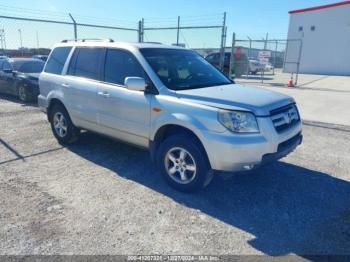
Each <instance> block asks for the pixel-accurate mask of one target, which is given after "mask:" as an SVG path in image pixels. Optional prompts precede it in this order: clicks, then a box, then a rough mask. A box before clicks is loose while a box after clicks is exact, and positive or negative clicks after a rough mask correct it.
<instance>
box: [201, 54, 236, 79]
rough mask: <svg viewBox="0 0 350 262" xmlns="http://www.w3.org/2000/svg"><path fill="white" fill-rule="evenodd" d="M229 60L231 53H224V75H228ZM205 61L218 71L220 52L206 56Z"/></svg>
mask: <svg viewBox="0 0 350 262" xmlns="http://www.w3.org/2000/svg"><path fill="white" fill-rule="evenodd" d="M230 59H231V53H230V52H225V57H224V72H223V73H224V74H225V75H229V71H230ZM205 60H207V61H208V62H209V63H211V64H212V65H213V66H215V67H216V68H218V69H220V52H215V53H211V54H209V55H207V56H206V57H205Z"/></svg>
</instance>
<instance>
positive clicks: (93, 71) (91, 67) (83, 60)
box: [68, 47, 104, 80]
mask: <svg viewBox="0 0 350 262" xmlns="http://www.w3.org/2000/svg"><path fill="white" fill-rule="evenodd" d="M103 53H104V49H103V48H88V47H84V48H77V49H76V50H75V52H74V55H73V57H72V60H71V63H70V65H69V69H68V75H74V76H80V77H86V78H90V79H95V80H98V79H99V72H100V63H101V59H102V56H103Z"/></svg>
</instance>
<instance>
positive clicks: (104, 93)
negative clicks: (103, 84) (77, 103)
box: [97, 91, 110, 98]
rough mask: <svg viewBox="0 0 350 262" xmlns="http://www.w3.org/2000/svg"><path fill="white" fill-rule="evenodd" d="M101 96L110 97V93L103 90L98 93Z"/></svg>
mask: <svg viewBox="0 0 350 262" xmlns="http://www.w3.org/2000/svg"><path fill="white" fill-rule="evenodd" d="M97 94H98V95H99V96H103V97H105V98H108V97H109V96H110V95H109V93H108V92H107V91H101V92H98V93H97Z"/></svg>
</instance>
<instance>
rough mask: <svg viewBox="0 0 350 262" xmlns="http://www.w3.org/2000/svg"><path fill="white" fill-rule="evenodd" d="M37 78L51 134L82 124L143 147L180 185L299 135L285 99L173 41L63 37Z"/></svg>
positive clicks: (243, 165)
mask: <svg viewBox="0 0 350 262" xmlns="http://www.w3.org/2000/svg"><path fill="white" fill-rule="evenodd" d="M39 85H40V95H39V97H38V104H39V107H40V108H41V109H42V110H43V111H44V112H46V113H47V116H48V120H49V121H50V123H51V129H52V132H53V134H54V136H55V137H56V139H57V140H58V141H59V142H60V143H62V144H69V143H73V142H75V141H76V140H77V139H78V137H79V134H80V130H81V129H84V130H89V131H93V132H97V133H100V134H103V135H106V136H109V137H112V138H115V139H119V140H122V141H124V142H127V143H131V144H134V145H136V146H139V147H143V148H146V149H148V150H149V151H150V154H151V158H152V160H153V161H154V163H155V166H156V167H157V168H158V170H159V171H160V173H161V175H162V176H163V178H164V179H165V180H166V181H167V182H168V183H169V185H171V186H172V187H174V188H176V189H178V190H181V191H186V192H189V191H194V190H197V189H200V188H203V187H205V186H207V185H208V184H209V183H210V181H211V179H212V177H213V175H214V174H215V171H228V172H234V171H248V170H252V169H254V168H257V167H259V166H260V165H262V164H266V163H269V162H271V161H275V160H277V159H280V158H282V157H284V156H286V155H287V154H289V153H290V152H292V151H293V150H294V149H295V148H296V147H297V146H298V145H299V144H300V143H301V142H302V133H301V119H300V116H299V113H298V109H297V107H296V104H295V101H294V99H293V98H291V97H289V96H286V95H282V94H279V93H275V92H272V91H269V90H266V89H263V88H254V87H249V86H246V85H244V86H242V85H239V84H234V83H233V82H232V81H231V80H230V79H228V78H227V77H226V76H225V75H223V74H222V73H221V72H220V71H219V70H217V69H216V68H214V67H213V66H212V65H211V64H210V63H209V62H207V61H206V60H205V59H204V58H203V57H201V56H200V55H199V54H198V53H196V52H195V51H193V50H189V49H185V48H181V47H174V46H166V45H160V44H147V43H115V42H110V41H108V42H106V41H87V40H84V41H77V42H75V41H74V42H71V41H64V42H62V43H60V44H58V45H56V46H55V47H54V48H53V50H52V52H51V54H50V56H49V60H48V61H47V63H46V65H45V69H44V72H43V73H42V74H41V75H40V81H39Z"/></svg>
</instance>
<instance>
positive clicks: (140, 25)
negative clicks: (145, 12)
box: [137, 20, 142, 43]
mask: <svg viewBox="0 0 350 262" xmlns="http://www.w3.org/2000/svg"><path fill="white" fill-rule="evenodd" d="M141 30H142V22H141V20H140V21H139V30H138V31H137V33H138V42H139V43H141V42H142V41H141V34H142V32H141Z"/></svg>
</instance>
